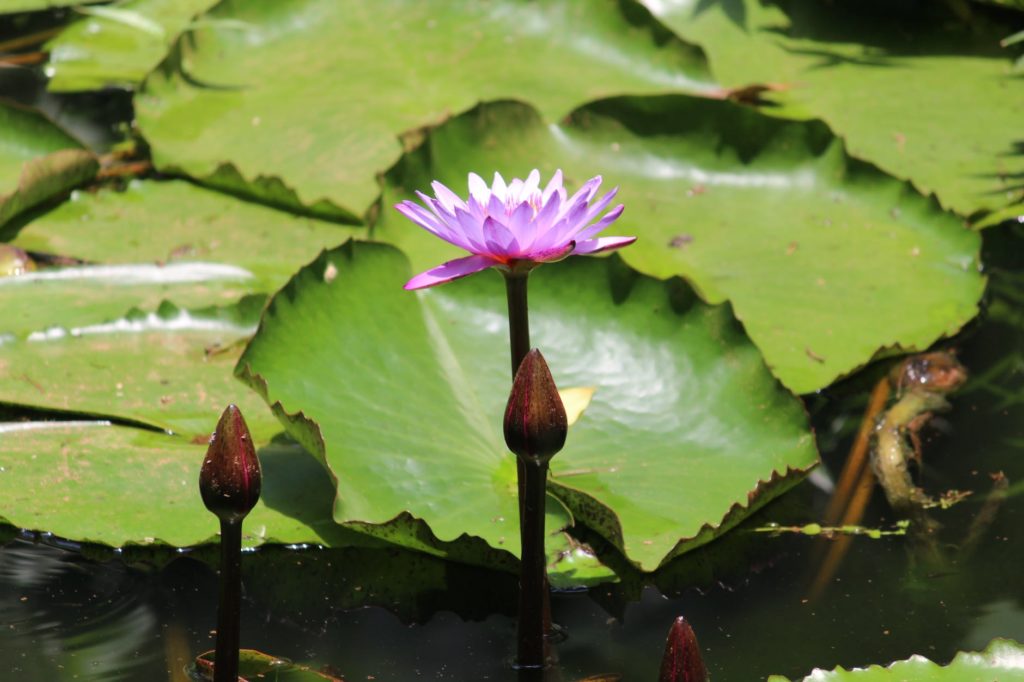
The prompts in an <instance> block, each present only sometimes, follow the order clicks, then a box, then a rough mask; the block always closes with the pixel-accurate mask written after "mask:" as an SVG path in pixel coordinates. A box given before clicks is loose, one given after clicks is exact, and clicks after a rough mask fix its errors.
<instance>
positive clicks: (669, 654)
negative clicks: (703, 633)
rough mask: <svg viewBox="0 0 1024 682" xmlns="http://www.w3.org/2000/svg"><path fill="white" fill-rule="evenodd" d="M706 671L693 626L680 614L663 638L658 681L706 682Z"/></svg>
mask: <svg viewBox="0 0 1024 682" xmlns="http://www.w3.org/2000/svg"><path fill="white" fill-rule="evenodd" d="M707 680H708V671H707V668H705V667H704V659H703V658H702V657H701V655H700V645H698V644H697V635H696V634H694V632H693V628H691V627H690V624H689V623H687V622H686V619H685V618H683V617H682V616H679V617H678V618H676V620H675V622H674V623H672V627H671V629H669V631H668V639H666V640H665V655H664V657H663V658H662V659H661V672H660V673H659V674H658V682H707Z"/></svg>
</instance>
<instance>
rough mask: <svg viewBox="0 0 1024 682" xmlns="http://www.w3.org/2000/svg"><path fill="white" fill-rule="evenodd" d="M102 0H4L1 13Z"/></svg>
mask: <svg viewBox="0 0 1024 682" xmlns="http://www.w3.org/2000/svg"><path fill="white" fill-rule="evenodd" d="M101 1H102V0H4V3H3V4H2V5H0V15H2V14H20V13H21V12H39V11H42V10H46V9H56V8H58V7H71V6H72V5H89V4H94V3H96V2H101Z"/></svg>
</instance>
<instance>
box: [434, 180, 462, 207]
mask: <svg viewBox="0 0 1024 682" xmlns="http://www.w3.org/2000/svg"><path fill="white" fill-rule="evenodd" d="M430 187H431V188H432V189H433V190H434V196H436V197H437V200H438V201H440V202H441V205H442V206H444V207H445V209H446V210H447V211H448V212H449V213H452V214H454V213H455V209H456V207H457V208H461V209H465V208H466V202H464V201H463V200H462V198H461V197H460V196H459V195H458V194H456V193H455V192H453V191H451V190H450V189H448V188H447V187H445V186H444V185H442V184H441V183H440V182H438V181H437V180H434V181H433V182H432V183H430Z"/></svg>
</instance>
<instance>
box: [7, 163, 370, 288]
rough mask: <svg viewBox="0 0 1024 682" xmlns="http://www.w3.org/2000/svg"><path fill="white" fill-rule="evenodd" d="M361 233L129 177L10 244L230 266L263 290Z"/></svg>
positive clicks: (101, 256)
mask: <svg viewBox="0 0 1024 682" xmlns="http://www.w3.org/2000/svg"><path fill="white" fill-rule="evenodd" d="M154 216H159V220H155V219H154ZM363 233H364V231H363V230H362V229H360V228H352V227H344V226H339V225H336V224H333V223H327V222H323V221H319V220H314V219H310V218H304V217H301V216H295V215H292V214H290V213H284V212H281V211H277V210H274V209H271V208H267V207H266V206H261V205H259V204H254V203H250V202H246V201H239V200H238V199H236V198H233V197H230V196H226V195H224V194H221V193H219V192H214V191H211V190H208V189H204V188H202V187H196V186H195V185H193V184H190V183H188V182H185V181H181V180H177V181H169V182H140V181H135V182H132V183H130V184H129V185H128V187H127V188H126V189H125V190H124V191H114V190H101V191H99V192H96V193H85V192H75V193H73V194H72V196H71V201H68V202H65V203H63V204H61V205H60V206H58V207H56V208H55V209H53V210H52V211H50V212H48V213H47V214H46V215H43V216H40V217H39V218H36V219H35V220H33V221H32V222H31V223H29V224H28V225H27V226H26V227H24V228H23V229H22V230H21V231H20V232H19V233H18V235H17V237H16V238H15V239H14V240H12V242H11V243H12V244H13V245H15V246H18V247H20V248H22V249H25V250H27V251H42V252H46V253H54V254H60V255H62V256H70V257H74V258H78V259H82V260H85V261H88V262H91V263H106V264H115V263H116V264H135V263H157V264H167V263H189V262H196V261H199V262H205V263H217V264H222V265H232V266H237V267H240V268H243V269H244V270H245V271H247V272H248V273H249V274H250V275H251V281H250V282H249V283H248V284H247V287H248V290H249V291H253V292H256V291H258V292H270V291H273V290H275V289H277V288H279V287H280V286H281V285H282V284H284V283H285V282H286V281H288V278H289V277H290V276H291V275H292V274H293V273H294V272H295V269H296V268H297V267H298V266H299V265H302V264H304V263H307V262H309V261H310V260H312V258H313V257H314V256H315V255H316V254H317V252H318V251H319V250H320V249H322V248H324V247H328V246H335V245H337V244H339V243H341V242H342V241H344V240H346V239H348V238H349V237H352V236H359V235H362V234H363ZM175 300H176V301H177V302H178V303H180V304H181V305H194V304H193V303H192V302H186V301H182V300H180V299H177V298H176V299H175ZM210 302H212V301H210Z"/></svg>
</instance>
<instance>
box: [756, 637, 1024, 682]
mask: <svg viewBox="0 0 1024 682" xmlns="http://www.w3.org/2000/svg"><path fill="white" fill-rule="evenodd" d="M1022 661H1024V647H1021V645H1020V644H1017V643H1016V642H1013V641H1011V640H1008V639H996V640H993V641H992V643H991V644H989V645H988V648H986V649H985V650H984V651H981V652H976V653H975V652H970V653H968V652H960V653H958V654H957V655H956V657H955V658H954V659H953V660H952V661H951V662H950V663H949V664H948V665H939V664H938V663H933V662H932V661H929V660H928V659H927V658H925V657H924V656H913V657H911V658H910V659H908V660H905V661H897V662H896V663H892V664H890V665H887V666H885V667H882V666H881V665H872V666H869V667H867V668H855V669H852V670H845V669H843V668H836V669H835V670H831V671H824V670H815V671H814V673H813V674H811V675H810V676H809V677H805V678H803V682H811V680H814V681H815V682H817V681H818V680H820V681H821V682H842V681H843V680H852V681H854V682H874V681H876V680H878V681H879V682H881V681H882V680H885V681H890V680H891V681H892V682H897V681H898V682H947V681H948V682H954V681H955V682H966V681H967V680H977V681H978V682H981V681H983V680H984V681H985V682H989V681H991V682H1017V681H1019V680H1024V662H1022ZM768 682H786V678H784V677H778V676H772V677H769V678H768Z"/></svg>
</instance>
